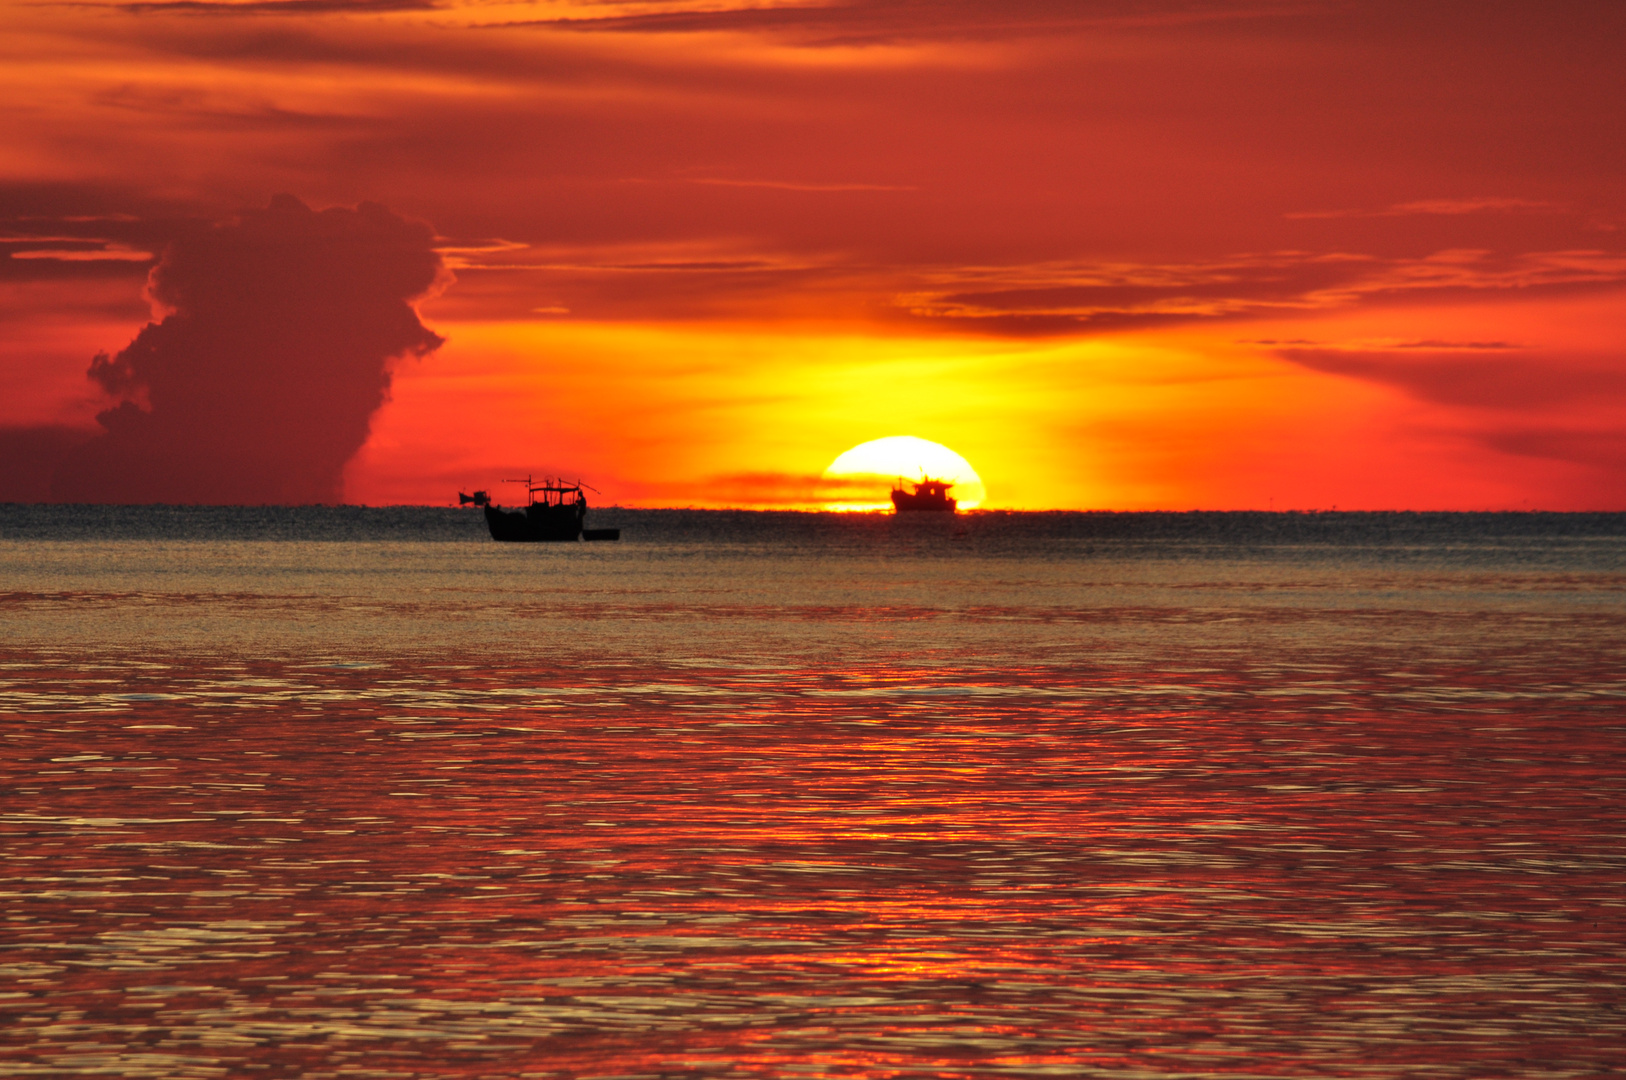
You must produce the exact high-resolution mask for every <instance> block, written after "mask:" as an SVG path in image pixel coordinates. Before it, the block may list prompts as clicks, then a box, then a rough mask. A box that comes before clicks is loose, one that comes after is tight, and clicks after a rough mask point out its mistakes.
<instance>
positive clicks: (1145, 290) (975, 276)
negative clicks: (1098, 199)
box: [895, 249, 1626, 334]
mask: <svg viewBox="0 0 1626 1080" xmlns="http://www.w3.org/2000/svg"><path fill="white" fill-rule="evenodd" d="M920 276H921V278H922V279H923V281H922V285H923V287H921V288H918V289H916V290H914V291H911V292H908V293H904V294H901V295H899V296H898V297H897V298H896V300H895V303H896V305H897V306H898V307H899V308H900V309H902V310H903V311H905V312H907V313H908V315H909V316H911V317H913V318H915V319H921V320H933V321H942V322H944V323H946V324H954V323H958V324H960V325H962V326H965V327H966V328H975V327H978V326H980V327H982V328H984V329H988V330H991V331H995V332H999V333H1011V334H1020V333H1034V334H1039V333H1068V332H1077V331H1079V330H1083V329H1116V328H1123V327H1131V326H1156V325H1163V324H1168V323H1174V322H1190V321H1194V320H1205V319H1206V320H1212V319H1222V318H1238V317H1258V316H1267V315H1296V314H1309V313H1313V312H1317V311H1331V310H1335V309H1339V308H1346V307H1353V306H1358V305H1362V304H1368V303H1374V302H1381V303H1394V302H1397V301H1399V302H1415V301H1420V300H1432V301H1440V300H1447V301H1455V300H1461V299H1465V298H1474V297H1480V298H1482V297H1485V296H1488V295H1494V294H1496V293H1503V294H1508V293H1519V294H1522V295H1525V296H1529V295H1532V294H1537V293H1564V292H1574V291H1580V290H1588V289H1597V288H1604V287H1612V286H1618V285H1620V284H1621V283H1622V282H1626V252H1618V251H1601V250H1584V251H1583V250H1576V251H1542V252H1526V253H1519V254H1514V255H1501V254H1497V253H1495V252H1489V251H1476V250H1453V249H1448V250H1443V251H1437V252H1434V253H1432V254H1429V255H1426V256H1422V257H1417V258H1379V257H1377V256H1372V255H1362V254H1351V253H1347V252H1345V253H1339V252H1334V253H1324V254H1318V253H1314V252H1302V251H1282V252H1271V253H1266V254H1244V255H1237V256H1234V257H1232V258H1229V259H1220V260H1213V261H1205V262H1190V263H1162V264H1160V263H1099V264H1094V265H1091V264H1075V263H1051V264H1038V265H1032V266H1008V267H1000V266H991V267H964V268H950V269H945V270H942V271H938V272H931V271H922V272H920ZM934 277H935V278H936V279H937V280H936V281H933V280H931V279H932V278H934Z"/></svg>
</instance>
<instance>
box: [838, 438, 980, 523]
mask: <svg viewBox="0 0 1626 1080" xmlns="http://www.w3.org/2000/svg"><path fill="white" fill-rule="evenodd" d="M925 477H931V478H932V479H934V480H945V481H947V482H949V483H950V484H952V485H954V489H953V495H954V497H955V498H956V499H957V500H959V504H960V509H962V510H973V509H975V508H976V507H977V506H979V505H981V503H982V500H983V499H985V498H987V491H986V490H985V489H984V488H983V484H982V477H980V476H978V475H977V471H976V470H975V469H973V468H972V467H971V463H970V462H968V461H966V459H965V458H963V457H961V456H960V455H959V454H956V453H955V452H954V451H953V450H950V449H949V448H948V447H946V446H944V445H942V444H941V443H934V442H931V441H929V440H927V439H917V438H915V437H914V436H913V435H893V436H890V437H888V438H885V439H872V440H870V441H869V442H866V443H859V444H858V445H857V446H855V447H853V448H852V449H851V450H848V451H847V452H846V453H844V454H842V455H841V456H840V457H838V458H836V459H835V460H834V461H832V462H831V463H830V467H829V468H827V469H825V470H824V479H826V480H832V481H840V482H841V483H842V486H843V488H844V490H845V491H849V492H851V493H852V498H850V499H843V500H841V501H837V502H833V503H830V504H829V505H828V506H827V507H826V509H829V510H884V509H887V508H889V507H890V506H891V505H892V504H891V502H890V501H889V500H888V498H887V495H888V493H889V492H890V491H891V489H892V485H893V484H895V483H897V482H898V481H900V480H902V481H909V480H921V479H923V478H925ZM871 492H873V497H872V495H871Z"/></svg>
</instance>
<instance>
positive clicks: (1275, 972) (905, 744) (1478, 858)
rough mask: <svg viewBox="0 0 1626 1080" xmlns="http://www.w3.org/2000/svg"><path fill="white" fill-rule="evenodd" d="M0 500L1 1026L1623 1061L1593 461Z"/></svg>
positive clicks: (976, 1061) (834, 1062)
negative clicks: (996, 504)
mask: <svg viewBox="0 0 1626 1080" xmlns="http://www.w3.org/2000/svg"><path fill="white" fill-rule="evenodd" d="M589 524H590V525H611V526H619V527H620V528H621V529H622V539H621V540H620V541H619V542H617V543H578V544H551V545H518V544H497V543H494V542H492V541H491V540H490V539H489V538H488V537H487V535H486V534H485V531H484V526H483V522H481V520H480V518H479V517H478V516H476V515H474V514H471V513H469V512H466V511H458V510H452V509H437V508H384V509H365V508H357V507H329V508H323V507H302V508H291V509H290V508H176V507H129V508H115V507H47V506H4V507H0V735H3V736H4V743H3V757H0V792H3V795H0V830H3V841H0V860H3V862H0V865H3V878H0V909H3V916H4V920H5V921H4V927H5V930H4V932H3V934H0V976H3V978H0V1077H9V1076H21V1077H70V1076H72V1077H78V1076H114V1077H143V1078H145V1077H154V1078H158V1077H162V1078H171V1077H174V1078H204V1077H232V1078H236V1077H267V1078H276V1077H290V1078H291V1077H301V1078H327V1077H332V1078H346V1080H360V1078H386V1077H388V1078H402V1077H521V1076H534V1077H572V1078H575V1077H582V1078H586V1077H598V1078H606V1080H607V1078H611V1077H615V1078H627V1080H630V1078H663V1077H706V1078H710V1077H786V1076H795V1077H823V1076H829V1077H1004V1076H1011V1077H1025V1076H1067V1077H1073V1076H1080V1077H1113V1078H1120V1077H1121V1078H1129V1077H1135V1078H1157V1077H1208V1076H1214V1077H1303V1076H1340V1077H1343V1076H1348V1077H1363V1078H1365V1077H1376V1078H1387V1077H1431V1078H1432V1077H1439V1078H1456V1077H1462V1078H1483V1077H1515V1076H1516V1077H1525V1076H1540V1077H1548V1076H1551V1077H1577V1076H1588V1077H1590V1076H1599V1075H1618V1074H1620V1073H1621V1072H1622V1071H1626V922H1623V914H1626V515H1620V514H1592V515H1587V514H1401V513H1396V514H1365V513H1319V514H1264V513H1253V514H1245V513H1239V514H1221V513H1211V514H1197V513H1194V514H1086V513H1047V514H1018V513H973V514H964V515H958V516H955V517H937V516H932V515H925V516H913V517H904V518H894V517H891V516H872V515H828V514H790V513H751V512H722V511H681V510H668V511H649V510H617V509H613V508H612V509H606V510H597V511H594V512H593V515H592V517H591V519H590V521H589Z"/></svg>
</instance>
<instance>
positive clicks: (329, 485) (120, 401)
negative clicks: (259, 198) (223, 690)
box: [51, 195, 446, 503]
mask: <svg viewBox="0 0 1626 1080" xmlns="http://www.w3.org/2000/svg"><path fill="white" fill-rule="evenodd" d="M433 243H434V234H433V230H432V229H430V228H429V226H427V225H425V224H421V223H416V222H410V221H407V220H405V219H403V218H400V217H397V216H396V215H394V214H392V213H391V212H390V211H388V210H387V209H385V208H384V207H382V206H379V205H377V204H373V203H363V204H361V205H360V206H358V207H357V208H356V209H354V210H348V209H339V208H335V209H330V210H324V211H322V212H320V213H318V212H315V211H312V210H311V209H310V208H308V207H307V206H305V205H304V204H303V203H301V202H300V201H299V200H297V199H295V198H293V197H292V196H288V195H279V196H277V197H276V198H275V199H273V200H272V201H271V205H270V206H269V207H268V208H267V209H264V210H253V211H248V212H246V213H244V214H242V215H241V216H240V217H239V218H237V219H236V220H234V221H232V222H229V223H227V224H223V225H220V226H217V227H214V228H212V229H208V230H200V231H197V232H195V233H192V234H190V235H185V236H182V237H180V238H178V239H177V240H176V241H175V242H173V243H172V244H171V245H170V246H169V247H168V249H167V250H166V251H165V252H164V256H163V259H162V261H161V262H160V263H159V264H158V266H157V267H156V268H155V269H154V270H153V272H152V276H151V279H150V283H149V293H150V296H151V298H152V300H153V302H154V304H155V305H157V306H159V307H160V308H162V309H164V310H166V311H167V312H168V313H167V314H166V315H165V316H164V318H163V320H162V321H161V322H157V323H149V324H148V325H147V326H146V328H145V329H143V330H142V331H141V332H140V333H139V334H137V335H136V337H135V339H134V340H133V341H131V342H130V344H129V345H128V346H126V347H125V348H124V349H123V350H122V351H120V352H119V353H118V354H117V355H116V356H111V357H110V356H107V355H106V354H103V355H100V356H97V357H96V358H95V360H94V361H93V362H92V364H91V367H90V372H89V374H90V378H91V379H92V381H93V382H94V383H96V384H97V385H98V386H99V387H100V388H101V389H102V390H103V391H105V392H106V393H107V394H109V395H110V396H111V397H112V398H114V399H115V400H116V401H117V404H114V405H113V406H112V407H110V408H108V409H107V410H105V411H104V412H102V413H101V414H99V415H98V417H97V420H98V422H99V423H100V424H101V427H102V431H101V433H100V434H99V435H98V436H97V437H96V438H94V439H92V440H91V441H90V442H88V443H85V444H84V445H82V446H80V447H78V448H76V449H74V450H72V451H71V452H70V453H69V454H68V455H67V457H66V459H65V460H64V461H63V462H62V464H61V465H60V467H59V468H58V469H57V471H56V477H55V480H54V482H53V485H52V491H51V493H52V495H53V497H54V498H56V499H59V500H63V501H72V502H122V503H146V502H167V503H308V502H334V501H338V500H339V499H340V498H341V496H342V486H341V477H342V472H343V469H344V466H345V463H346V462H348V461H349V460H350V458H351V456H352V455H354V454H355V452H356V451H357V450H358V449H359V448H360V447H361V445H362V444H363V443H364V442H365V441H366V439H367V436H368V432H369V429H370V425H371V420H372V416H373V413H374V412H375V411H376V410H377V409H378V407H379V406H380V405H382V404H383V402H384V400H385V398H386V397H387V395H388V392H389V386H390V371H389V364H390V362H391V360H392V359H394V358H397V357H403V356H416V357H421V356H424V355H426V354H428V353H429V352H432V351H433V350H434V349H435V348H437V347H438V346H439V345H440V344H441V340H442V339H441V338H440V337H439V336H438V335H436V334H434V333H433V332H431V331H430V330H428V329H427V328H426V327H425V326H424V325H423V324H422V323H421V322H420V321H419V318H418V315H417V312H416V311H415V310H414V308H413V306H412V302H413V301H414V300H415V299H417V298H420V297H422V296H424V295H426V294H427V293H429V292H430V291H431V290H433V289H434V288H436V286H437V285H438V284H441V283H443V282H444V280H445V276H446V271H445V269H444V267H443V265H442V263H441V259H440V256H439V255H438V253H437V252H436V251H435V250H434V247H433Z"/></svg>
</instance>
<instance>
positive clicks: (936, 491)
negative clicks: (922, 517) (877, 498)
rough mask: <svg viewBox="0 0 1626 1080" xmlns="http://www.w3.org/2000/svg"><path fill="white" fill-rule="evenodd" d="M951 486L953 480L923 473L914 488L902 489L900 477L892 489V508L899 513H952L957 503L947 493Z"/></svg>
mask: <svg viewBox="0 0 1626 1080" xmlns="http://www.w3.org/2000/svg"><path fill="white" fill-rule="evenodd" d="M953 486H954V483H953V481H950V480H933V479H932V478H931V477H929V476H924V475H923V476H922V477H921V478H920V483H918V484H916V485H915V486H914V487H915V490H914V491H912V492H910V491H905V490H903V481H902V480H901V479H900V480H899V481H898V486H897V487H895V488H893V489H892V509H893V510H895V511H897V512H898V513H900V514H901V513H904V512H905V511H916V510H930V511H935V512H937V513H943V514H952V513H954V508H955V507H956V506H958V505H959V503H958V502H957V501H956V500H955V499H953V498H952V497H951V496H950V495H949V493H948V489H949V488H951V487H953Z"/></svg>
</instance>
